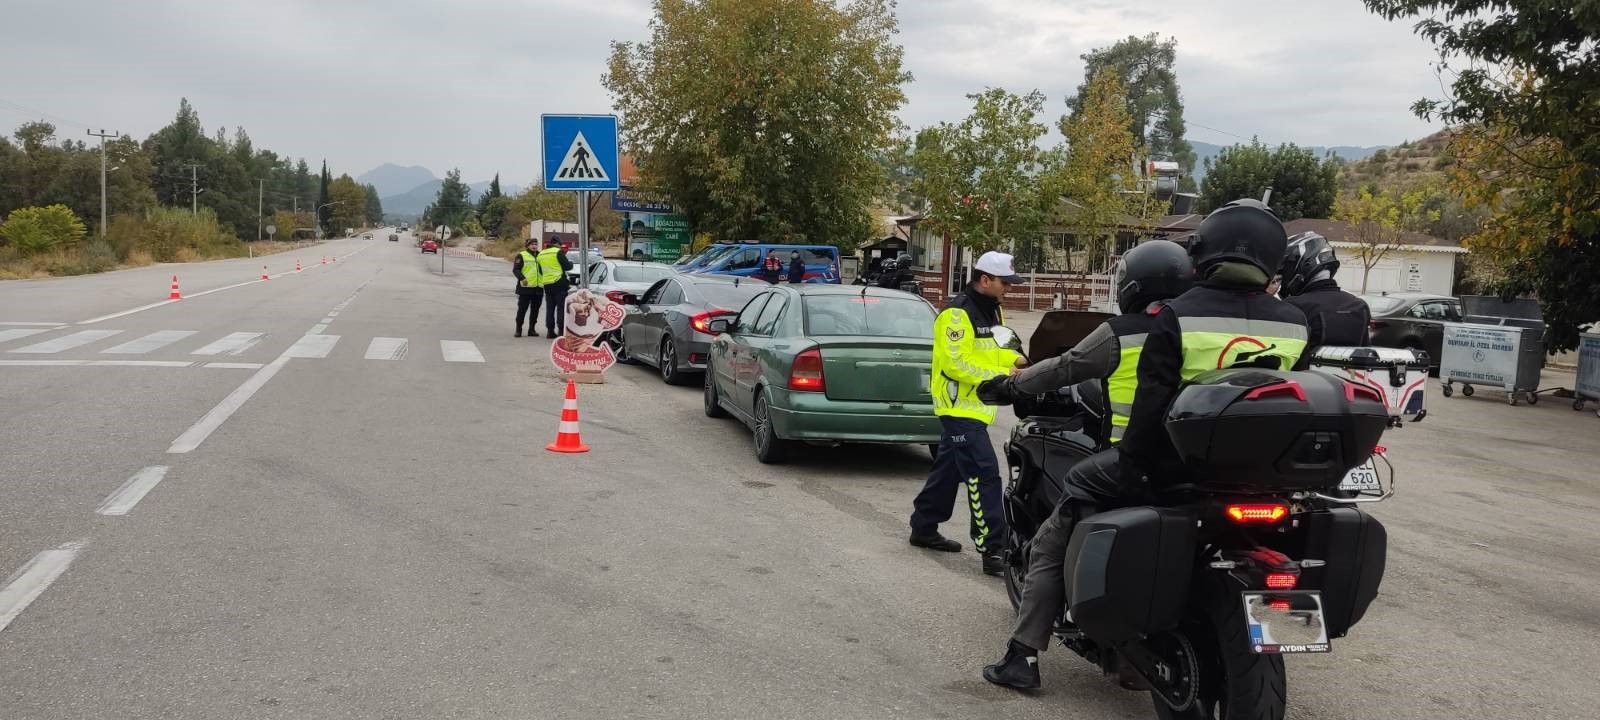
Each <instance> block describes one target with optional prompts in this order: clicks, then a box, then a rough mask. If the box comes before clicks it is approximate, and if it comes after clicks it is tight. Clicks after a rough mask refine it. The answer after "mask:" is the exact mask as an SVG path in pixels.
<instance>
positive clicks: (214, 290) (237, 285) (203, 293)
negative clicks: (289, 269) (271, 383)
mask: <svg viewBox="0 0 1600 720" xmlns="http://www.w3.org/2000/svg"><path fill="white" fill-rule="evenodd" d="M258 282H261V280H260V279H259V278H257V279H255V280H246V281H244V282H242V283H234V284H232V285H224V286H222V287H219V288H211V289H210V290H201V291H200V292H197V293H189V294H188V295H185V296H184V298H187V299H194V298H197V297H205V296H207V295H210V294H211V293H218V292H222V291H223V290H232V289H234V288H240V287H244V286H246V285H254V284H256V283H258ZM78 324H79V325H82V324H83V323H78Z"/></svg>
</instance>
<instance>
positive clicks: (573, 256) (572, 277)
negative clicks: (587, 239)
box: [567, 247, 606, 285]
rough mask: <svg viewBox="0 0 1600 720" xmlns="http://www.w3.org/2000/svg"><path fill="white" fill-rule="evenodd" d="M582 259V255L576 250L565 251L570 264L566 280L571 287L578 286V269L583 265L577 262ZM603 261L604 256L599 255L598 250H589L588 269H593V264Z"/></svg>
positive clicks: (591, 248)
mask: <svg viewBox="0 0 1600 720" xmlns="http://www.w3.org/2000/svg"><path fill="white" fill-rule="evenodd" d="M582 257H583V254H582V253H580V252H578V251H577V250H568V251H567V260H568V261H569V262H571V263H572V270H571V271H570V272H568V273H567V280H569V281H571V282H572V284H573V285H577V284H578V278H579V277H580V275H579V274H578V273H579V270H578V269H579V268H581V267H583V263H580V262H578V260H579V259H580V258H582ZM605 259H606V258H605V256H604V255H601V254H600V248H597V247H590V248H589V267H591V268H593V267H594V265H595V263H598V262H602V261H604V260H605Z"/></svg>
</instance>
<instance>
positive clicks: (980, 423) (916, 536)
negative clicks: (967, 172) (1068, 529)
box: [911, 252, 1027, 575]
mask: <svg viewBox="0 0 1600 720" xmlns="http://www.w3.org/2000/svg"><path fill="white" fill-rule="evenodd" d="M1021 281H1022V278H1021V276H1019V275H1017V273H1016V270H1015V269H1014V268H1013V267H1012V261H1011V256H1010V255H1007V254H1005V253H1001V252H987V253H984V254H983V256H982V257H979V258H978V262H976V263H974V264H973V268H972V282H970V283H968V284H967V286H966V288H964V289H963V290H962V291H961V294H959V295H957V296H956V297H955V298H953V299H952V300H951V301H950V304H949V305H947V306H945V309H944V310H943V311H942V312H940V313H939V317H938V318H936V319H935V320H934V321H933V375H932V378H931V382H930V383H929V390H930V391H931V392H932V393H933V413H934V414H935V415H938V416H939V424H940V425H941V426H942V428H943V432H942V434H941V436H940V438H939V450H938V452H937V453H935V456H934V460H933V469H932V471H930V472H929V473H928V481H927V482H926V483H925V484H924V485H923V486H922V492H920V493H917V498H916V500H915V501H914V502H913V506H914V510H913V511H912V513H911V544H912V545H915V546H917V547H922V548H928V549H930V550H940V551H943V552H959V551H960V550H961V543H958V542H956V541H954V540H951V539H949V538H946V537H944V536H943V535H940V534H939V523H942V522H944V521H946V520H949V519H950V515H951V513H952V512H953V511H954V510H955V501H956V494H957V490H958V489H959V488H961V487H963V486H965V487H966V489H967V504H968V505H969V506H970V507H971V508H972V523H971V528H972V542H973V545H975V546H976V547H977V549H978V554H980V555H982V556H983V571H984V572H985V573H988V574H990V575H1000V574H1002V573H1003V572H1004V571H1005V559H1004V557H1002V555H1001V549H1002V548H1003V546H1004V541H1003V538H1005V536H1006V535H1005V533H1006V527H1005V524H1006V519H1005V513H1004V512H1003V510H1002V509H1001V505H1000V503H1001V498H1000V492H1001V489H1000V464H999V462H998V461H996V460H995V455H994V446H993V445H991V444H990V443H989V425H990V424H992V423H993V422H994V419H995V415H996V408H995V407H994V406H992V405H985V404H983V402H981V401H980V400H978V395H977V388H978V384H979V383H982V382H983V381H985V380H989V379H991V378H995V377H1001V376H1004V375H1008V374H1010V373H1012V372H1015V371H1016V370H1017V368H1020V367H1022V366H1024V365H1026V364H1027V361H1026V360H1024V359H1023V357H1022V355H1020V354H1018V353H1017V352H1015V351H1013V350H1009V349H1006V348H1002V347H1000V346H999V345H998V344H997V343H996V342H995V339H994V327H995V326H997V325H1001V324H1004V322H1005V317H1004V315H1003V314H1002V312H1001V309H1000V301H1001V300H1002V299H1003V298H1004V297H1005V295H1006V290H1008V289H1009V288H1010V287H1011V286H1012V285H1015V284H1017V283H1019V282H1021Z"/></svg>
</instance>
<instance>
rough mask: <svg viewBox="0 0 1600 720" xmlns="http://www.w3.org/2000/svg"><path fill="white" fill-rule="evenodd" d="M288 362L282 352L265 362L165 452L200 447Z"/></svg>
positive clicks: (184, 451)
mask: <svg viewBox="0 0 1600 720" xmlns="http://www.w3.org/2000/svg"><path fill="white" fill-rule="evenodd" d="M288 363H289V354H288V353H284V354H283V355H279V356H278V359H277V360H273V361H272V362H270V363H267V365H266V367H263V368H261V369H260V370H257V371H256V374H254V375H251V376H250V379H249V380H246V381H244V384H243V385H240V386H239V387H237V388H234V390H233V392H231V393H228V396H227V397H225V398H223V399H222V402H219V403H217V406H216V407H214V408H211V411H210V412H208V413H206V414H205V417H202V418H200V419H199V420H198V421H196V422H195V424H194V425H193V426H191V427H190V428H189V429H188V430H185V431H183V434H182V435H179V436H178V439H177V440H173V441H172V446H171V447H169V448H167V452H168V453H186V452H189V451H190V450H193V449H195V448H197V447H200V443H203V442H205V441H206V438H208V437H210V436H211V433H212V432H213V431H215V430H216V429H217V428H218V427H221V426H222V423H223V422H226V421H227V419H228V418H230V417H232V416H233V414H234V413H235V412H238V411H239V408H240V407H242V406H243V405H244V402H245V401H246V400H249V399H250V396H251V395H254V394H256V391H257V390H260V389H261V386H262V385H265V384H267V381H268V380H271V379H272V376H273V375H277V374H278V371H279V370H282V369H283V366H284V365H286V364H288Z"/></svg>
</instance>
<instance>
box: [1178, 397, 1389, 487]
mask: <svg viewBox="0 0 1600 720" xmlns="http://www.w3.org/2000/svg"><path fill="white" fill-rule="evenodd" d="M1388 424H1389V412H1388V409H1387V408H1386V407H1385V406H1384V404H1383V399H1382V398H1381V397H1380V396H1379V395H1378V393H1377V392H1376V391H1374V390H1372V389H1371V388H1366V387H1361V386H1357V385H1354V384H1351V383H1347V382H1345V381H1344V380H1341V379H1339V378H1336V377H1332V376H1330V375H1326V374H1323V373H1318V372H1286V371H1279V370H1256V369H1241V370H1215V371H1212V372H1208V373H1203V374H1201V375H1199V376H1198V377H1196V378H1195V379H1194V380H1193V381H1192V382H1191V383H1189V384H1188V385H1186V386H1185V387H1184V388H1183V390H1181V391H1180V392H1179V393H1178V397H1177V398H1175V399H1174V400H1173V401H1172V407H1171V408H1169V409H1168V410H1167V434H1168V435H1169V436H1171V438H1172V444H1173V447H1175V448H1177V450H1178V455H1179V457H1181V458H1182V459H1183V462H1184V465H1185V466H1186V467H1187V468H1188V469H1189V470H1191V471H1192V472H1193V473H1194V475H1195V479H1196V480H1198V481H1200V482H1203V483H1206V484H1210V485H1219V486H1225V487H1236V488H1239V489H1240V490H1243V491H1250V492H1284V491H1293V490H1313V489H1320V488H1328V487H1332V486H1335V485H1338V484H1339V481H1340V480H1341V479H1342V478H1343V477H1344V474H1345V472H1346V471H1348V470H1349V469H1350V468H1353V467H1355V466H1357V465H1360V464H1361V463H1363V462H1366V460H1367V458H1369V457H1371V456H1372V450H1373V448H1374V447H1376V446H1377V444H1378V439H1379V438H1380V437H1382V435H1383V430H1384V428H1385V427H1387V426H1388Z"/></svg>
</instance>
